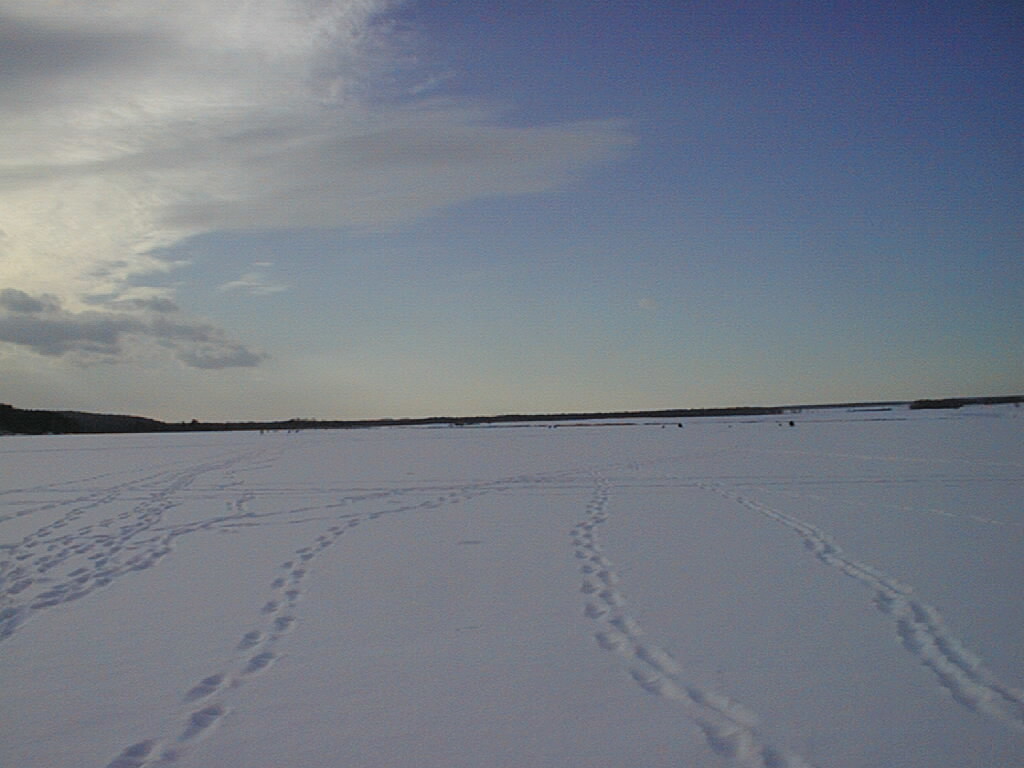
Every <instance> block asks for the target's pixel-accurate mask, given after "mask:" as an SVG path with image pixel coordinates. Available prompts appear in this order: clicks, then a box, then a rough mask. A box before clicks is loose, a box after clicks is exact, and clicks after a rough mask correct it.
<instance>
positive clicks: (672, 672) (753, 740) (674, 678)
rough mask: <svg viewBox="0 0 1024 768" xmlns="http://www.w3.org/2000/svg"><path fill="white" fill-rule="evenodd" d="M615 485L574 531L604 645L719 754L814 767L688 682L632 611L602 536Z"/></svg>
mask: <svg viewBox="0 0 1024 768" xmlns="http://www.w3.org/2000/svg"><path fill="white" fill-rule="evenodd" d="M609 491H610V488H609V486H608V484H607V483H606V482H604V481H599V482H598V484H597V488H596V489H595V491H594V494H593V497H592V498H591V500H590V502H589V503H588V504H587V506H586V511H587V515H586V518H585V519H584V520H582V521H580V522H579V523H577V524H576V525H575V526H574V527H573V529H572V531H571V537H572V543H573V546H574V554H575V556H576V558H577V559H578V560H582V561H584V562H583V564H582V565H580V567H579V570H580V573H582V574H583V580H582V585H581V587H580V591H581V592H582V593H583V594H585V595H587V596H588V597H587V600H586V602H585V603H584V606H583V615H584V616H586V617H587V618H588V619H591V620H593V621H595V622H597V623H598V624H599V626H600V629H599V630H598V631H596V632H595V633H594V640H595V641H596V642H597V645H598V647H599V648H601V649H602V650H605V651H609V652H612V653H615V654H618V655H619V656H621V657H622V659H623V661H624V662H625V663H626V665H627V668H628V671H629V675H630V677H631V678H632V679H633V681H634V682H635V683H636V684H637V685H638V686H640V688H642V689H643V690H644V691H646V692H648V693H650V694H653V695H655V696H659V697H661V698H663V699H666V700H668V701H672V702H675V703H676V704H678V706H679V707H680V708H681V709H682V710H683V712H684V714H685V715H686V717H687V718H688V719H689V720H690V721H692V722H693V723H694V724H695V725H696V726H697V727H698V728H699V729H700V730H701V732H702V733H703V734H704V739H705V741H706V742H707V744H708V746H709V747H710V748H711V750H712V751H713V752H715V753H716V754H717V755H720V756H722V757H725V758H727V759H729V760H731V761H733V762H734V763H735V764H736V765H738V766H741V768H811V766H810V763H808V762H807V761H805V760H804V759H803V758H801V757H799V756H798V755H794V754H790V753H788V752H785V751H782V750H779V749H777V748H775V747H773V746H772V745H770V744H769V743H768V742H767V741H766V740H765V739H764V737H763V736H761V734H760V733H759V732H758V730H757V718H756V717H755V716H754V714H753V713H752V712H750V711H749V710H748V709H746V708H745V707H743V706H742V705H741V704H739V703H738V702H735V701H733V700H732V699H730V698H729V697H728V696H725V695H724V694H721V693H717V692H715V691H706V690H703V689H700V688H697V687H696V686H692V685H688V684H686V683H685V682H683V677H682V676H683V673H684V671H685V670H684V669H683V666H682V665H681V664H680V663H679V662H678V661H677V660H676V659H675V658H673V656H672V655H671V654H670V653H669V652H668V651H666V650H665V649H663V648H661V647H660V646H658V645H656V644H655V643H653V642H651V641H650V640H649V639H648V638H647V637H646V636H645V633H644V631H643V629H642V628H641V626H640V624H639V623H638V622H637V621H636V619H634V618H633V617H632V616H631V615H629V613H627V602H626V600H625V598H624V597H623V595H622V593H621V592H620V591H619V589H618V587H617V585H618V584H619V582H620V581H621V579H620V577H619V574H618V572H617V571H616V569H615V566H614V564H613V563H612V561H611V560H610V559H609V558H608V557H607V556H605V554H604V552H603V550H602V549H601V546H600V544H599V543H598V541H597V536H596V530H597V528H598V526H599V525H601V524H602V523H604V522H605V521H606V520H607V519H608V513H607V510H606V508H607V505H608V499H609Z"/></svg>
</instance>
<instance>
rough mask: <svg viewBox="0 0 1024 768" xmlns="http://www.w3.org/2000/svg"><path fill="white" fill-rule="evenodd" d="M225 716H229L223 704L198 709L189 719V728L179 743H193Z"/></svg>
mask: <svg viewBox="0 0 1024 768" xmlns="http://www.w3.org/2000/svg"><path fill="white" fill-rule="evenodd" d="M225 714H227V709H226V708H225V707H224V705H223V704H211V705H210V706H208V707H203V708H202V709H197V710H196V711H195V712H193V713H192V714H191V716H190V717H189V719H188V726H187V727H186V728H185V731H184V732H183V733H182V734H181V738H179V739H178V741H191V740H192V739H195V738H197V737H199V736H201V735H202V734H204V733H206V732H207V731H209V730H210V728H212V727H213V726H214V725H216V724H217V723H218V722H219V721H220V719H221V718H222V717H224V715H225Z"/></svg>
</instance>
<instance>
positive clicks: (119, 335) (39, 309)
mask: <svg viewBox="0 0 1024 768" xmlns="http://www.w3.org/2000/svg"><path fill="white" fill-rule="evenodd" d="M153 304H155V305H156V307H157V311H155V312H152V311H151V313H149V314H147V313H139V312H136V313H132V312H111V311H98V310H86V311H83V312H69V311H67V310H65V309H63V308H62V307H61V305H60V303H59V302H58V301H56V300H55V299H54V298H53V297H50V296H31V295H29V294H27V293H25V292H24V291H20V290H17V289H11V288H8V289H4V290H3V291H0V343H7V344H10V345H14V346H17V347H21V348H24V349H28V350H31V351H32V352H35V353H36V354H39V355H44V356H47V357H63V356H65V355H68V356H70V357H71V358H72V359H73V361H74V362H78V363H94V362H108V363H114V362H120V361H124V360H126V359H128V357H129V353H128V351H127V350H126V346H127V345H128V343H131V344H132V345H134V346H146V345H149V346H150V347H153V346H154V345H155V346H157V347H163V348H170V349H172V350H173V351H174V352H175V355H176V357H177V358H178V359H179V360H180V361H181V362H183V363H184V364H185V365H188V366H191V367H193V368H227V367H233V366H254V365H258V364H259V363H260V362H261V361H262V360H263V359H264V358H265V357H266V355H263V354H261V353H258V352H253V351H251V350H249V349H247V348H246V347H245V346H244V345H242V344H239V343H237V342H234V341H231V340H230V339H228V338H226V336H225V334H224V332H223V331H221V330H220V329H218V328H216V327H214V326H212V325H209V324H207V323H202V322H197V321H195V320H191V319H187V318H181V319H168V313H169V312H170V311H171V310H170V309H169V307H168V306H167V305H165V304H164V303H162V302H159V301H156V302H153Z"/></svg>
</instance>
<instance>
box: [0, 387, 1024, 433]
mask: <svg viewBox="0 0 1024 768" xmlns="http://www.w3.org/2000/svg"><path fill="white" fill-rule="evenodd" d="M1020 402H1024V395H1005V396H999V397H957V398H946V399H941V400H914V401H913V402H910V403H907V402H906V401H895V402H885V403H833V404H824V405H800V406H792V405H788V406H766V407H761V406H748V407H738V408H682V409H672V410H662V411H612V412H597V413H535V414H504V415H500V416H430V417H426V418H420V419H361V420H348V421H321V420H318V419H288V420H287V421H234V422H203V421H198V420H195V419H193V420H192V421H189V422H179V423H170V422H164V421H157V420H156V419H147V418H145V417H142V416H121V415H115V414H104V413H84V412H81V411H33V410H23V409H21V408H15V407H14V406H11V405H6V404H4V403H0V434H5V433H6V434H29V435H44V434H97V433H122V432H225V431H241V430H305V429H361V428H367V427H415V426H448V425H451V426H457V427H462V426H475V425H482V424H515V423H526V422H538V421H541V422H565V421H595V420H604V419H688V418H697V417H712V416H778V415H781V414H783V413H797V412H799V411H801V410H804V409H813V408H849V407H860V408H863V407H871V406H907V407H909V408H911V409H914V410H918V409H923V408H961V407H963V406H965V405H976V404H981V405H997V404H1001V403H1020Z"/></svg>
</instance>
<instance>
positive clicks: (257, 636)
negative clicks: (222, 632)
mask: <svg viewBox="0 0 1024 768" xmlns="http://www.w3.org/2000/svg"><path fill="white" fill-rule="evenodd" d="M261 642H263V633H262V632H260V631H259V630H258V629H253V630H250V631H249V632H246V633H245V634H244V635H242V640H241V641H240V642H239V643H238V646H237V649H238V650H239V651H245V650H248V649H249V648H255V647H256V646H257V645H259V644H260V643H261Z"/></svg>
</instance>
